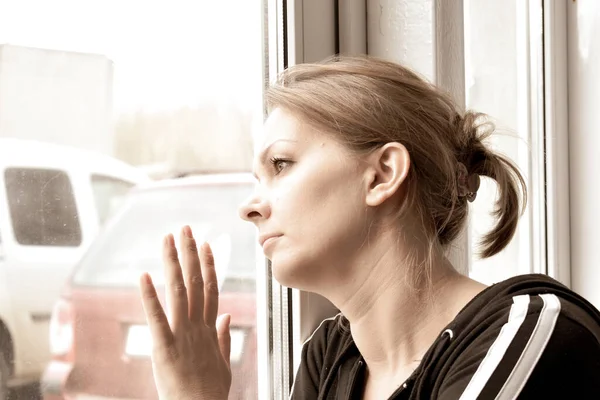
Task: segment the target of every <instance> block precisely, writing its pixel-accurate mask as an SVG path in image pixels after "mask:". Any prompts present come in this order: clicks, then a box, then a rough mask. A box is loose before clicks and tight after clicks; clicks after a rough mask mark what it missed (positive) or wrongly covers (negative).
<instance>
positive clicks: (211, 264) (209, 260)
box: [200, 243, 219, 326]
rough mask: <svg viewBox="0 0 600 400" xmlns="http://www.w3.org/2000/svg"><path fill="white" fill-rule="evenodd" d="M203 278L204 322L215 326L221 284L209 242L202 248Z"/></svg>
mask: <svg viewBox="0 0 600 400" xmlns="http://www.w3.org/2000/svg"><path fill="white" fill-rule="evenodd" d="M200 253H201V257H202V261H201V265H202V279H204V322H205V323H206V324H207V325H208V326H215V324H216V321H217V313H218V312H219V284H218V283H217V272H216V271H215V258H214V256H213V253H212V250H211V248H210V246H209V245H208V243H204V244H203V245H202V247H201V248H200Z"/></svg>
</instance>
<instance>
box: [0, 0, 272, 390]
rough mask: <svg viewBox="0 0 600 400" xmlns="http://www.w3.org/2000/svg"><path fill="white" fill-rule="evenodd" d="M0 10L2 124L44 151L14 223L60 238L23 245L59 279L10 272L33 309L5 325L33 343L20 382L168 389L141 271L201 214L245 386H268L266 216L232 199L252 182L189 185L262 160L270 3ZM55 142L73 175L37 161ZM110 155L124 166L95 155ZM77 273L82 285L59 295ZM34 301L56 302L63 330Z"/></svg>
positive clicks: (16, 199)
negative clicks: (262, 244)
mask: <svg viewBox="0 0 600 400" xmlns="http://www.w3.org/2000/svg"><path fill="white" fill-rule="evenodd" d="M0 8H1V11H0V137H12V138H15V139H18V140H22V141H35V142H37V143H39V144H40V146H45V147H43V148H41V147H40V148H39V152H40V157H35V156H34V155H31V157H28V160H29V161H28V163H29V164H31V166H30V167H31V169H20V170H18V171H10V172H8V173H7V177H6V180H7V184H8V186H9V187H8V197H9V199H8V201H9V203H10V206H11V215H12V219H13V222H14V223H15V233H16V235H17V240H18V241H19V242H20V243H23V244H37V245H51V246H53V247H52V248H49V249H46V248H43V249H35V250H36V252H29V251H27V252H26V251H25V250H18V251H17V253H16V256H18V257H21V258H23V259H24V260H25V261H27V263H25V262H23V266H24V267H23V268H25V267H27V268H29V270H28V271H31V272H30V273H32V274H33V273H35V272H34V271H38V272H39V271H43V273H44V275H43V277H42V275H39V276H38V279H37V280H35V282H29V281H27V282H14V283H12V282H11V283H10V284H11V285H13V286H14V287H15V291H14V294H11V296H13V297H14V299H13V298H11V300H15V302H14V303H13V304H20V305H21V307H20V308H17V307H14V313H15V315H17V317H16V318H17V319H18V320H19V323H20V324H21V325H16V324H15V325H14V326H9V327H8V328H9V330H10V331H11V332H12V333H13V337H12V342H13V343H14V346H15V348H18V349H22V350H20V352H15V353H14V354H16V356H15V360H14V364H15V371H16V373H17V376H14V380H15V381H18V382H28V380H31V378H30V377H35V376H43V377H44V378H43V379H42V382H41V387H42V392H43V395H44V397H64V396H66V395H67V394H68V395H67V396H75V397H81V398H111V397H112V398H138V399H140V398H153V397H155V389H154V385H153V377H152V373H151V368H150V367H151V365H150V359H149V357H148V350H149V346H148V343H147V342H145V341H144V337H146V336H144V335H145V334H146V333H147V331H145V330H144V326H143V325H144V324H143V322H144V317H143V310H142V308H141V303H140V299H139V290H138V287H137V284H132V282H133V280H135V282H136V283H137V278H138V276H135V277H134V276H133V275H135V274H139V273H141V271H142V269H144V270H146V269H149V270H150V272H151V273H154V274H155V277H156V278H162V273H161V272H160V271H161V270H162V263H161V255H160V251H161V242H160V238H161V237H162V236H163V235H165V234H167V233H174V234H175V236H176V237H177V236H178V234H179V229H180V228H181V227H182V226H183V225H185V224H190V225H191V226H192V228H193V229H194V230H195V233H197V234H198V235H201V236H202V234H203V233H204V234H206V239H207V240H208V241H209V242H211V243H212V244H213V250H214V253H215V258H216V259H217V263H219V261H218V260H219V258H220V259H221V260H222V261H221V262H220V264H218V265H217V268H222V269H221V274H220V276H219V278H220V279H222V283H223V287H222V289H223V297H224V303H223V304H222V307H223V308H222V309H221V312H223V313H225V312H228V313H230V314H231V315H232V326H235V327H236V330H235V332H233V333H232V351H234V353H235V354H236V355H235V356H234V359H235V365H234V366H233V367H232V371H233V374H234V379H233V386H232V388H231V392H230V393H231V397H230V398H231V399H247V400H253V399H258V398H262V396H259V395H258V392H257V390H258V389H257V385H258V384H259V383H261V382H260V381H259V378H258V376H261V379H262V380H263V384H264V383H266V384H267V385H268V384H269V382H268V379H269V378H266V376H265V375H264V374H259V373H258V366H259V363H258V362H257V361H256V358H257V354H258V353H259V352H260V351H262V350H261V349H258V350H257V345H256V344H255V342H256V341H257V339H256V338H257V333H256V331H257V329H258V328H257V326H258V325H260V324H259V323H257V318H259V317H258V316H257V314H259V311H258V310H259V309H261V311H260V315H262V317H261V318H263V317H264V316H265V315H268V305H267V303H266V299H265V298H264V297H261V298H258V299H257V296H256V294H255V293H256V292H257V291H258V290H260V289H257V287H258V286H261V285H259V284H258V283H257V282H256V276H258V275H257V266H258V267H259V268H260V265H261V264H260V263H259V262H257V260H256V248H255V247H258V244H257V240H256V237H255V229H254V227H253V226H252V225H251V224H248V223H245V222H244V221H241V220H240V219H239V216H238V212H237V204H235V206H234V203H239V202H241V197H240V196H241V195H242V194H245V193H246V192H247V191H246V186H244V187H242V188H239V191H237V189H234V188H233V187H230V186H228V185H216V186H214V187H213V188H212V189H211V190H207V191H206V192H204V191H200V190H199V191H195V190H188V188H187V186H185V182H189V180H194V179H195V178H196V177H194V176H193V175H197V176H205V175H210V176H217V174H218V176H224V178H223V179H224V180H227V179H229V180H231V178H227V176H232V175H233V173H235V174H238V173H242V174H244V173H246V172H247V173H248V175H249V173H250V170H251V167H252V157H253V135H252V132H253V130H254V129H255V128H256V127H257V126H261V125H262V122H263V115H264V110H263V87H264V82H265V78H266V76H265V66H266V65H267V64H268V63H267V62H266V60H265V56H266V52H264V50H263V47H264V45H265V40H264V35H263V34H264V28H265V27H264V24H263V18H264V16H263V14H264V3H263V1H262V0H233V1H227V2H225V1H215V0H198V1H191V0H190V1H188V0H186V1H180V0H175V1H166V0H160V1H150V2H149V1H144V0H127V1H118V0H95V1H86V2H81V1H77V0H49V1H33V0H8V1H2V5H1V6H0ZM32 10H35V11H34V12H33V13H32ZM25 22H27V23H25ZM58 147H61V148H62V147H68V148H69V151H68V152H67V151H66V150H65V153H64V154H68V155H65V156H64V157H60V156H59V157H55V158H54V160H55V161H56V164H57V165H60V166H61V168H62V169H64V170H65V171H67V172H68V174H69V176H70V177H71V179H72V181H71V183H70V184H69V181H68V178H67V176H66V175H65V174H63V173H61V174H59V173H57V172H43V171H37V170H36V169H35V168H37V167H36V163H37V165H39V163H40V161H39V160H40V158H41V157H42V156H44V155H45V154H50V153H54V152H55V149H57V148H58ZM23 153H26V152H23ZM97 153H100V155H102V156H106V157H111V158H114V159H117V160H119V161H120V163H118V164H119V165H121V166H120V167H119V166H118V165H117V163H112V164H111V163H106V164H101V165H98V163H102V161H97V160H96V157H95V156H92V154H94V155H96V154H97ZM25 155H26V154H23V156H25ZM112 161H114V160H112ZM123 162H124V163H126V164H128V165H129V166H131V168H132V169H139V170H142V171H143V172H148V171H157V173H156V174H154V175H156V176H155V177H156V180H155V181H152V182H148V183H147V185H146V184H145V185H144V186H145V187H146V186H148V187H149V191H147V192H145V191H144V192H143V193H142V192H137V190H129V189H130V188H131V185H129V184H128V183H126V181H127V179H126V178H125V177H122V178H120V179H119V175H118V173H117V172H114V171H119V170H121V169H122V168H125V167H124V166H123V165H122V163H123ZM19 165H21V163H20V164H19ZM63 165H68V167H64V168H63V167H62V166H63ZM115 165H117V166H116V167H115ZM100 171H103V173H102V174H100V173H99V172H100ZM135 172H139V171H135ZM92 173H94V174H95V175H94V176H93V177H92V178H91V181H90V176H91V174H92ZM9 175H10V176H9ZM126 176H136V174H135V173H132V174H127V175H126ZM176 176H185V177H183V178H173V179H170V178H169V177H176ZM215 179H216V178H215ZM167 181H168V182H167ZM90 184H91V187H92V191H91V192H90V191H89V185H90ZM180 184H181V186H180ZM80 186H81V187H85V190H83V191H82V194H81V196H78V194H79V191H78V188H79V187H80ZM73 192H75V194H76V200H77V202H76V203H75V200H74V199H73ZM75 204H77V207H75ZM77 212H79V214H77ZM112 217H115V218H114V219H113V218H112ZM217 218H218V220H219V224H216V222H215V221H216V220H217ZM102 225H103V226H102ZM100 228H102V229H100ZM205 228H206V229H207V230H206V231H204V229H205ZM209 228H210V229H209ZM105 230H106V231H110V232H112V235H111V236H110V237H107V235H106V234H105V233H104V232H105ZM3 233H5V232H3ZM4 236H6V233H5V235H4ZM157 238H159V239H158V240H157ZM5 240H6V237H5ZM59 245H60V246H79V247H77V248H70V249H67V250H65V249H64V248H58V246H59ZM5 250H8V247H7V248H5ZM10 250H11V251H12V248H11V249H10ZM26 250H29V248H27V249H26ZM38 250H40V251H42V252H41V253H38V252H37V251H38ZM99 251H106V253H102V254H101V253H99ZM157 252H158V253H157ZM263 264H264V263H263ZM23 268H22V269H21V270H23ZM76 270H77V271H79V272H78V275H77V278H76V279H75V280H74V281H72V280H71V279H69V277H70V276H72V274H73V273H74V271H76ZM263 275H264V274H263ZM157 280H159V279H157ZM71 286H77V290H76V291H73V293H72V296H70V297H60V296H59V295H58V294H59V293H61V290H62V289H65V288H66V289H68V288H69V287H71ZM261 287H264V284H262V286H261ZM17 289H18V290H17ZM17 299H19V301H18V302H17V301H16V300H17ZM34 300H35V301H34ZM84 304H85V306H83V305H84ZM74 309H77V321H75V320H74V319H73V315H74V314H73V313H72V311H73V310H74ZM31 313H37V314H42V313H44V314H48V315H50V314H52V323H51V324H50V328H48V326H46V325H43V326H42V325H40V324H38V326H35V325H34V324H33V323H32V322H30V321H29V320H30V318H29V317H28V315H30V314H31ZM0 314H1V313H0ZM2 317H3V316H2V315H0V320H2ZM265 321H266V318H265ZM75 326H76V327H77V328H76V330H75V329H74V327H75ZM260 329H262V328H260ZM261 334H262V333H261ZM96 338H102V339H96ZM136 338H137V339H140V338H141V339H140V340H137V339H136ZM132 346H133V347H132ZM75 352H76V354H75ZM264 352H265V353H266V352H267V350H266V349H265V350H264ZM1 356H2V351H1V350H0V357H1ZM265 357H268V355H266V356H265ZM65 365H68V366H69V367H68V368H64V367H65ZM0 385H2V380H1V379H0ZM2 392H3V391H2V387H0V393H2Z"/></svg>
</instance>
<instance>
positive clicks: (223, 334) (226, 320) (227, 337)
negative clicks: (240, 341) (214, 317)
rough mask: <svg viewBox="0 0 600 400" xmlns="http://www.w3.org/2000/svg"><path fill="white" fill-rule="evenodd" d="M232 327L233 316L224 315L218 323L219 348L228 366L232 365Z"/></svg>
mask: <svg viewBox="0 0 600 400" xmlns="http://www.w3.org/2000/svg"><path fill="white" fill-rule="evenodd" d="M230 325H231V315H229V314H225V315H222V316H221V317H220V318H219V320H218V321H217V338H218V340H219V348H220V349H221V354H222V355H223V358H224V359H225V361H227V365H229V363H230V357H231V331H230V329H229V326H230Z"/></svg>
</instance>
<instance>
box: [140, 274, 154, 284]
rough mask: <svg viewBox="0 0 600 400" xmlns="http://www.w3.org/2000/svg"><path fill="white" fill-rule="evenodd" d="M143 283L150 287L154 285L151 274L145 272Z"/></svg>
mask: <svg viewBox="0 0 600 400" xmlns="http://www.w3.org/2000/svg"><path fill="white" fill-rule="evenodd" d="M142 281H143V282H144V283H145V284H146V285H149V284H151V283H152V278H151V277H150V274H149V273H147V272H144V273H143V274H142Z"/></svg>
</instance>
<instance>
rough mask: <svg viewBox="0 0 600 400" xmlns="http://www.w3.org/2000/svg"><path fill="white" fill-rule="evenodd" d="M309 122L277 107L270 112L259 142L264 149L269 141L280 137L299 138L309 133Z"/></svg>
mask: <svg viewBox="0 0 600 400" xmlns="http://www.w3.org/2000/svg"><path fill="white" fill-rule="evenodd" d="M309 130H310V129H309V128H308V126H307V124H304V123H303V122H302V121H301V120H300V119H299V118H296V117H295V116H294V115H293V114H291V113H290V112H288V111H286V110H283V109H281V108H276V109H275V110H273V111H272V112H271V113H270V114H269V117H268V118H267V120H266V121H265V123H264V125H263V129H262V131H261V132H260V133H259V137H258V140H257V143H259V144H260V145H261V147H260V149H261V150H262V149H264V148H265V147H267V146H268V145H269V143H271V142H273V141H275V140H278V139H290V140H298V139H302V138H303V137H304V136H306V135H307V134H309V133H310V132H309Z"/></svg>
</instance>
